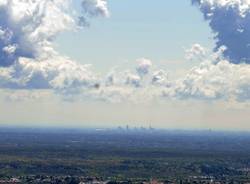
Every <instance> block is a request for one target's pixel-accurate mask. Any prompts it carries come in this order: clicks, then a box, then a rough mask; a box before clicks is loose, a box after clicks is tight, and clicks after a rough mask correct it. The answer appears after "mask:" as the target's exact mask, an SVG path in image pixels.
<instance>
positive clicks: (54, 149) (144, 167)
mask: <svg viewBox="0 0 250 184" xmlns="http://www.w3.org/2000/svg"><path fill="white" fill-rule="evenodd" d="M249 168H250V134H249V135H248V134H247V133H225V132H211V131H199V132H191V131H160V130H154V131H153V130H150V131H149V130H148V131H146V130H133V131H127V130H120V129H119V130H105V131H104V130H102V131H100V130H55V129H54V130H45V129H43V130H34V129H33V130H32V129H6V128H4V129H3V128H2V129H1V130H0V178H4V177H8V176H25V175H49V176H53V175H54V176H60V175H72V176H95V177H101V178H104V179H110V178H112V179H115V180H124V179H131V180H149V179H152V178H157V179H160V180H167V179H185V178H190V177H196V176H212V177H214V178H215V179H226V180H231V179H238V180H242V181H247V180H248V181H249V179H250V177H249V176H248V174H249V172H250V169H249Z"/></svg>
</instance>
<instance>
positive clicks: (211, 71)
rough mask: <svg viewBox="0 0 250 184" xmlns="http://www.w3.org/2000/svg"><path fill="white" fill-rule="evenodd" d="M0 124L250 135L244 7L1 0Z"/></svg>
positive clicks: (199, 2)
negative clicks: (222, 131) (150, 128)
mask: <svg viewBox="0 0 250 184" xmlns="http://www.w3.org/2000/svg"><path fill="white" fill-rule="evenodd" d="M0 15H1V17H2V18H1V20H0V112H1V113H0V122H1V123H0V124H1V125H3V126H16V125H18V126H39V127H41V126H42V127H43V126H59V127H60V126H61V127H79V126H80V127H117V126H126V125H127V124H128V125H131V126H138V127H140V126H145V127H148V126H153V127H157V128H171V129H230V130H250V124H249V114H250V109H249V105H250V101H249V100H250V65H249V64H250V47H249V41H250V40H249V38H250V23H249V22H250V3H249V2H248V1H237V0H231V1H224V0H192V1H191V0H175V1H166V0H154V1H142V0H137V1H134V0H120V1H116V0H108V1H105V0H82V1H79V0H55V1H51V0H37V1H17V0H9V1H6V0H0Z"/></svg>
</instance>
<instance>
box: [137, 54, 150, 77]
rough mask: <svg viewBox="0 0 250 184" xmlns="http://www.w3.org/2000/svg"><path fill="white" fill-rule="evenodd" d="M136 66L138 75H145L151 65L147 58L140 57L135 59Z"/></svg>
mask: <svg viewBox="0 0 250 184" xmlns="http://www.w3.org/2000/svg"><path fill="white" fill-rule="evenodd" d="M137 63H138V66H137V68H136V70H137V72H138V74H139V75H140V76H143V75H146V74H148V73H149V70H150V68H151V66H152V62H151V61H150V60H149V59H145V58H141V59H138V60H137Z"/></svg>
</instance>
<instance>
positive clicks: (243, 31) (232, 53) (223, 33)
mask: <svg viewBox="0 0 250 184" xmlns="http://www.w3.org/2000/svg"><path fill="white" fill-rule="evenodd" d="M192 3H193V4H195V5H197V6H198V7H199V9H200V10H201V11H202V13H203V15H204V18H205V19H206V20H207V21H208V22H209V25H210V27H211V29H212V30H213V32H214V34H215V36H214V37H215V40H216V48H215V50H217V49H218V48H220V47H221V46H225V47H226V48H227V49H226V50H225V52H224V56H225V57H226V58H227V59H228V60H229V61H230V62H232V63H235V64H238V63H242V62H246V63H250V2H249V1H248V0H192Z"/></svg>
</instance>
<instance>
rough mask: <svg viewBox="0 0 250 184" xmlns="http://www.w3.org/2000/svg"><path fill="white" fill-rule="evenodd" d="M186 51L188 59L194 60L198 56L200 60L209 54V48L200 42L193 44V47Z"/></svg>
mask: <svg viewBox="0 0 250 184" xmlns="http://www.w3.org/2000/svg"><path fill="white" fill-rule="evenodd" d="M185 53H186V55H185V56H186V59H187V60H194V59H197V58H199V60H202V59H204V57H205V56H206V55H207V50H206V49H205V48H204V47H202V46H201V45H200V44H198V43H195V44H193V45H192V46H191V48H189V49H187V50H186V51H185Z"/></svg>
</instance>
